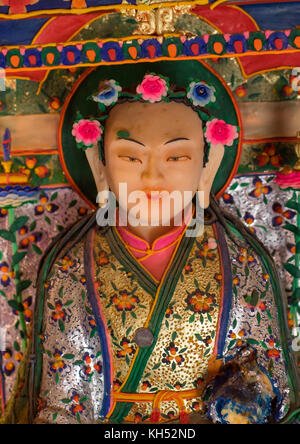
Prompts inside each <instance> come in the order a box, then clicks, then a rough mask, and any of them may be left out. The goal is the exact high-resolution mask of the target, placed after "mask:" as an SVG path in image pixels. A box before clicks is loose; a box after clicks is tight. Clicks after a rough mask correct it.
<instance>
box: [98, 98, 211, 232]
mask: <svg viewBox="0 0 300 444" xmlns="http://www.w3.org/2000/svg"><path fill="white" fill-rule="evenodd" d="M203 147H204V141H203V131H202V122H201V120H200V119H199V117H198V115H197V114H196V113H195V112H194V111H193V110H192V109H191V108H189V107H188V106H186V105H184V104H182V103H175V102H169V103H165V102H160V103H155V104H152V103H140V102H134V103H124V104H120V105H116V106H115V107H114V108H113V109H112V111H111V112H110V115H109V118H108V119H107V121H106V123H105V139H104V150H105V160H106V166H105V174H106V178H107V182H108V185H109V187H110V189H111V191H113V192H114V193H115V196H116V198H117V200H118V202H119V205H120V207H121V208H123V207H124V201H122V196H120V195H119V184H120V183H126V184H127V195H126V198H127V205H128V206H127V211H130V209H131V208H132V207H135V206H136V205H137V202H138V201H135V202H128V196H129V194H130V193H132V192H133V191H142V192H144V193H146V195H147V196H148V197H147V199H146V201H145V200H144V204H142V201H140V203H141V205H142V208H141V212H142V213H143V214H144V215H145V214H146V212H145V211H146V209H147V208H148V215H149V217H148V223H150V214H151V212H150V210H151V208H152V211H154V213H155V214H156V216H155V217H154V218H155V220H159V223H160V224H161V223H162V220H163V217H162V199H161V197H162V195H161V194H160V192H162V191H167V192H168V193H172V192H176V193H177V196H178V193H180V196H181V202H179V201H180V199H178V198H177V205H176V208H175V207H174V205H173V204H171V206H170V219H171V220H172V219H173V218H174V217H175V216H176V214H179V212H180V214H181V212H182V210H183V208H184V207H186V206H187V200H186V201H185V200H184V198H186V199H187V198H188V194H186V193H184V192H186V191H189V192H190V193H189V196H190V197H189V202H190V201H191V199H192V197H193V196H194V195H195V193H196V191H197V188H198V184H199V179H200V176H201V172H202V169H203ZM151 191H153V192H155V193H154V194H155V196H154V197H152V198H151ZM165 202H166V201H165ZM171 202H172V199H171ZM146 207H147V208H146ZM158 209H159V212H158ZM154 213H153V214H154ZM152 222H153V219H152ZM145 223H147V221H145Z"/></svg>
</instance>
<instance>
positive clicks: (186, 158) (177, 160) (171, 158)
mask: <svg viewBox="0 0 300 444" xmlns="http://www.w3.org/2000/svg"><path fill="white" fill-rule="evenodd" d="M169 160H170V161H172V162H180V161H183V160H191V158H190V157H189V156H171V157H169V158H168V161H169Z"/></svg>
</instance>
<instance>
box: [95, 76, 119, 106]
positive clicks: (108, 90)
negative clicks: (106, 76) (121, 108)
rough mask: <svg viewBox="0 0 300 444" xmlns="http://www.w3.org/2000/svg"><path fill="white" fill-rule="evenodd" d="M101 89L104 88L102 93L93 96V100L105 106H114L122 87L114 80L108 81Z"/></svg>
mask: <svg viewBox="0 0 300 444" xmlns="http://www.w3.org/2000/svg"><path fill="white" fill-rule="evenodd" d="M100 87H102V88H101V91H100V92H99V93H98V95H96V96H93V100H94V101H95V102H98V103H101V104H102V105H104V106H110V105H114V104H115V103H116V102H117V101H118V98H119V93H120V92H121V91H122V87H121V86H120V85H119V84H118V83H117V82H116V81H115V80H113V79H111V80H106V81H105V82H103V83H102V85H101V86H100Z"/></svg>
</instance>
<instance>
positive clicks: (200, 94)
mask: <svg viewBox="0 0 300 444" xmlns="http://www.w3.org/2000/svg"><path fill="white" fill-rule="evenodd" d="M187 91H188V93H187V97H188V98H189V99H190V101H191V102H192V104H193V105H195V106H205V105H207V104H208V103H210V102H215V101H216V97H215V95H214V93H215V92H216V90H215V88H214V87H213V86H208V85H207V84H206V83H205V82H197V83H196V82H191V83H190V85H189V87H188V90H187Z"/></svg>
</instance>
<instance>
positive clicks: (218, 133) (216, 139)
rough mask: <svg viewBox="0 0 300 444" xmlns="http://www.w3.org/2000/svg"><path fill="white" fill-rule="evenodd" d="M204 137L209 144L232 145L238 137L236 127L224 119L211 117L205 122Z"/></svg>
mask: <svg viewBox="0 0 300 444" xmlns="http://www.w3.org/2000/svg"><path fill="white" fill-rule="evenodd" d="M205 138H206V140H207V142H208V143H210V144H211V146H216V145H219V144H221V145H227V146H232V144H233V142H234V140H235V139H237V138H238V131H237V127H236V126H234V125H230V124H228V123H226V122H224V120H219V119H212V120H210V121H209V122H207V124H206V131H205Z"/></svg>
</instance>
